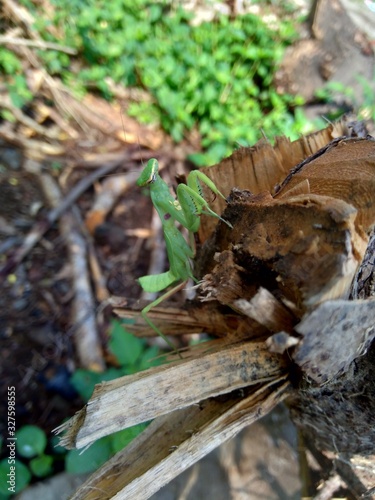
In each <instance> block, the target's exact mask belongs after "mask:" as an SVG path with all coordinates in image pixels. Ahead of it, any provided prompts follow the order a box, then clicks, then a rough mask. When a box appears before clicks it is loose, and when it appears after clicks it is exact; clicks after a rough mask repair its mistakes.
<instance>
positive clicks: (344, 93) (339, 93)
mask: <svg viewBox="0 0 375 500" xmlns="http://www.w3.org/2000/svg"><path fill="white" fill-rule="evenodd" d="M356 80H357V82H358V83H359V90H358V89H354V88H353V87H349V86H347V85H344V84H343V83H341V82H334V81H332V82H328V83H327V84H326V85H324V87H322V88H321V89H319V90H317V91H316V92H315V95H316V97H317V98H318V99H319V100H321V101H323V102H326V103H328V104H332V105H335V108H334V109H333V111H331V113H330V115H329V118H330V119H331V120H332V119H337V118H339V117H340V116H342V115H343V114H344V113H346V112H347V111H348V108H350V109H351V110H352V111H353V112H354V113H355V115H356V116H357V117H358V119H360V120H375V93H374V89H375V73H374V76H373V78H372V80H370V81H369V80H368V79H366V78H364V77H363V76H362V75H358V76H357V77H356Z"/></svg>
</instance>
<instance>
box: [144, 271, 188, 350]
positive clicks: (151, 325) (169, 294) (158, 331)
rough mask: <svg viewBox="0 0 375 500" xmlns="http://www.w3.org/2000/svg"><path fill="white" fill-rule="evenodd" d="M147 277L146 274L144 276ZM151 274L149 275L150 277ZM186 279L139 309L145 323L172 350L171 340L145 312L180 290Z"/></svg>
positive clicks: (173, 347)
mask: <svg viewBox="0 0 375 500" xmlns="http://www.w3.org/2000/svg"><path fill="white" fill-rule="evenodd" d="M145 277H147V276H145ZM151 277H152V276H150V278H151ZM186 283H187V282H186V281H183V282H182V283H179V284H178V285H176V286H174V287H173V288H171V289H170V290H168V292H166V293H164V294H163V295H161V296H160V297H158V298H157V299H156V300H154V301H153V302H151V303H150V304H148V305H147V306H146V307H145V308H144V309H142V311H141V316H142V318H143V319H144V320H145V321H146V323H147V324H148V325H149V326H150V327H151V328H152V329H153V330H155V332H156V333H157V334H158V335H160V337H161V338H162V339H163V340H164V341H165V342H166V343H167V344H168V345H169V347H171V348H172V349H173V350H174V351H175V350H176V348H175V346H174V345H173V344H172V342H171V341H170V340H169V339H168V337H166V336H165V335H164V333H163V332H162V331H161V330H159V328H158V327H157V326H156V325H155V324H154V323H153V322H152V321H151V320H150V318H149V317H148V316H147V313H148V312H150V311H151V309H153V308H154V307H156V306H157V305H159V304H160V303H161V302H163V300H166V299H168V298H169V297H171V296H172V295H173V294H175V293H177V292H178V291H180V290H181V289H182V288H183V287H184V286H185V285H186ZM179 356H180V358H181V355H180V354H179Z"/></svg>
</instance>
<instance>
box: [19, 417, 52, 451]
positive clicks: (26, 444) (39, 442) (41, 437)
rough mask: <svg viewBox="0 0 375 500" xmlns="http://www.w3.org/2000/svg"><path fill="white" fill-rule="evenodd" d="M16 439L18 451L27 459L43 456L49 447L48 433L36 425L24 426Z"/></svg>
mask: <svg viewBox="0 0 375 500" xmlns="http://www.w3.org/2000/svg"><path fill="white" fill-rule="evenodd" d="M16 438H17V441H16V449H17V451H18V453H19V454H20V455H21V456H22V457H25V458H32V457H35V456H36V455H40V454H42V453H43V452H44V450H45V447H46V445H47V436H46V433H45V432H44V431H43V430H42V429H41V428H40V427H37V426H36V425H24V426H23V427H21V429H20V430H19V431H17V432H16Z"/></svg>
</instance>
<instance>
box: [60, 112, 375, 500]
mask: <svg viewBox="0 0 375 500" xmlns="http://www.w3.org/2000/svg"><path fill="white" fill-rule="evenodd" d="M205 173H206V174H207V175H208V176H209V177H211V179H212V180H213V181H214V182H215V184H216V185H217V187H218V188H219V189H220V190H221V191H222V192H223V193H224V194H225V195H226V196H229V197H228V199H227V206H225V203H224V202H223V201H222V200H220V199H218V198H217V199H216V200H214V201H213V203H212V205H213V207H214V210H215V211H216V212H217V213H222V217H223V218H224V219H225V220H227V221H229V222H230V223H231V224H232V226H233V229H232V228H230V227H229V226H228V225H227V224H224V223H223V222H220V223H219V224H218V225H217V226H216V227H215V224H216V222H215V221H214V220H213V218H208V217H207V218H204V217H202V226H201V231H200V233H199V237H200V241H201V243H202V246H201V250H200V252H199V254H198V257H197V267H196V273H197V274H196V275H197V276H200V277H201V278H202V281H201V283H200V286H199V289H198V295H197V299H195V301H193V302H192V303H190V304H188V305H187V304H185V305H183V306H181V308H180V309H178V308H177V309H176V307H174V308H173V309H171V308H169V307H159V308H157V310H156V311H151V312H150V316H151V317H152V319H153V320H154V321H155V323H157V325H158V326H159V327H160V328H161V329H162V330H163V331H164V332H168V333H169V334H172V333H174V334H178V333H179V331H178V322H179V318H181V321H182V323H183V325H184V326H183V329H182V330H183V333H186V332H190V333H193V332H201V331H206V332H209V333H210V334H211V335H214V336H215V334H216V336H217V337H220V338H219V339H217V340H212V341H209V342H206V343H203V344H201V345H200V346H198V347H195V348H190V349H187V350H185V351H184V352H182V357H183V359H182V360H177V359H175V360H174V361H173V362H172V363H171V364H170V365H166V366H163V367H161V368H156V369H151V370H148V371H146V372H143V373H139V374H136V375H132V376H130V377H123V378H121V379H118V380H116V381H113V382H108V383H104V384H101V385H100V386H99V387H97V388H96V390H95V392H94V394H93V396H92V398H91V400H90V401H89V403H88V404H87V405H86V407H85V408H84V409H82V410H81V411H80V412H79V413H78V414H77V415H76V416H75V417H74V418H73V419H72V420H71V421H70V422H69V423H68V424H67V425H65V426H64V428H65V429H66V428H68V431H67V434H66V435H65V436H64V438H63V440H62V443H63V444H64V445H66V446H68V447H78V448H80V447H83V446H86V445H88V444H90V443H91V442H92V441H94V440H95V439H97V438H98V437H100V436H103V435H106V434H109V433H111V432H114V431H115V430H120V429H122V428H125V427H127V426H129V425H133V424H135V423H137V422H142V421H145V420H149V419H151V418H154V417H156V418H155V420H154V422H153V423H152V424H151V425H150V426H149V427H148V429H147V430H146V431H145V433H143V434H142V435H141V436H139V438H137V439H136V440H135V441H134V442H133V443H132V444H131V445H130V446H129V447H128V448H126V449H125V450H123V451H122V452H120V453H118V454H117V455H116V456H114V457H113V458H112V459H111V461H110V462H108V463H107V464H106V465H104V466H103V467H102V468H101V469H100V470H99V471H98V472H97V473H95V474H94V475H93V476H92V477H91V478H90V479H89V480H88V481H87V482H86V483H85V484H84V485H83V486H82V487H81V488H80V489H79V490H78V491H77V493H76V494H75V496H74V497H73V498H76V499H78V498H99V497H100V498H111V497H113V496H116V498H148V497H149V496H151V495H152V494H153V493H154V492H156V491H157V490H158V489H160V487H161V486H162V485H164V484H166V483H167V482H169V481H170V480H171V479H172V478H173V477H175V476H176V475H177V474H179V473H180V472H182V471H183V470H184V469H185V468H187V467H188V466H189V465H191V464H192V463H194V462H195V461H196V460H198V459H199V458H201V457H203V456H204V455H205V454H207V453H208V452H209V451H211V450H212V449H213V448H214V447H216V446H218V445H219V444H221V443H222V442H224V441H225V440H226V439H229V438H230V437H232V436H234V435H235V434H236V433H237V432H239V430H240V429H242V428H243V427H244V426H246V425H249V424H250V423H251V422H253V421H255V420H256V419H258V418H260V417H261V416H262V415H264V414H265V413H267V412H269V411H271V410H272V408H274V406H275V405H276V404H278V403H279V402H280V401H281V400H286V401H287V402H288V404H289V406H290V408H291V413H292V415H293V416H294V419H295V421H296V423H297V424H298V425H299V426H300V427H301V429H302V431H303V432H304V433H305V435H306V436H307V439H310V440H311V442H312V443H313V442H315V444H314V445H312V446H315V448H314V449H315V451H316V452H317V454H318V455H319V454H320V455H319V457H320V458H321V459H322V461H324V460H326V461H327V460H328V461H330V462H329V463H330V464H331V467H332V470H334V471H335V473H338V474H339V475H340V481H336V479H335V478H331V481H330V483H329V485H330V488H332V484H333V485H335V484H336V483H337V485H338V486H337V487H339V486H341V485H342V484H345V485H346V487H347V488H348V489H349V490H350V493H351V494H352V495H354V496H357V497H359V496H360V495H362V494H364V493H365V492H366V491H367V490H368V491H370V488H371V487H372V486H373V484H374V481H375V473H374V461H373V458H372V455H374V453H375V450H374V444H373V443H374V442H375V430H374V429H375V428H374V417H373V415H374V410H375V397H374V396H375V394H374V390H375V389H374V383H373V379H374V355H373V347H372V341H373V338H374V333H375V328H374V318H375V314H374V312H375V298H374V296H373V295H374V287H373V284H374V274H373V262H374V253H373V243H371V242H372V241H373V238H371V239H370V235H371V233H372V231H373V228H374V225H375V190H374V182H375V140H374V139H373V138H372V137H369V136H363V137H354V136H353V134H351V133H350V129H348V128H347V125H346V124H345V122H339V123H338V124H335V125H331V126H329V127H328V128H327V129H326V130H324V131H322V132H319V133H316V134H314V135H311V136H308V137H303V138H301V139H300V140H298V141H295V142H292V143H291V142H290V141H289V140H287V139H285V138H281V139H278V140H277V141H276V144H275V146H271V145H270V144H269V143H268V142H267V141H265V140H264V141H262V142H261V143H259V144H257V145H256V146H254V147H253V148H242V149H240V150H238V151H236V152H235V153H234V154H233V155H232V156H231V157H229V158H227V159H226V160H223V161H222V162H221V163H220V164H218V165H216V166H214V167H211V168H210V169H208V170H205ZM209 196H210V195H209V194H207V199H210V198H209ZM369 241H370V244H369ZM371 263H372V264H371ZM369 283H372V285H369ZM359 297H360V298H359ZM117 313H118V314H119V315H120V316H126V317H129V316H131V317H135V318H137V321H136V324H135V326H134V332H135V333H137V334H142V333H144V332H145V327H144V326H143V325H142V324H141V322H140V320H139V317H138V316H137V314H138V312H137V308H136V307H135V306H134V307H133V308H132V309H129V308H125V307H124V308H121V307H118V308H117ZM211 318H213V319H211ZM171 325H173V327H171ZM215 328H217V331H215ZM174 329H175V330H174ZM190 382H191V383H190ZM363 457H365V458H363ZM362 458H363V460H365V462H366V464H365V466H363V462H361V459H362ZM359 463H360V464H362V465H358V464H359ZM332 464H333V465H332ZM344 465H345V466H344ZM364 470H365V473H364V474H363V471H364ZM328 476H329V474H328ZM329 479H330V478H329V477H328V480H329ZM371 481H372V483H371ZM327 485H328V483H327ZM327 488H328V486H327ZM98 491H100V494H99V493H98Z"/></svg>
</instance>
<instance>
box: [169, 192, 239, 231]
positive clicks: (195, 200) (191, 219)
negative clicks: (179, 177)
mask: <svg viewBox="0 0 375 500" xmlns="http://www.w3.org/2000/svg"><path fill="white" fill-rule="evenodd" d="M177 196H178V201H179V202H180V205H181V208H182V210H183V211H184V214H185V218H186V227H187V228H188V229H189V231H191V232H193V233H196V232H197V231H198V229H199V225H200V220H199V215H201V214H207V215H211V216H212V217H216V218H217V219H220V220H221V221H222V222H224V223H225V224H227V225H228V226H229V227H233V226H232V224H231V223H230V222H228V221H226V220H224V219H223V218H222V217H220V215H218V214H217V213H216V212H214V211H213V210H211V208H210V207H209V205H208V203H207V201H206V200H205V199H204V198H203V196H201V195H200V194H199V192H197V191H196V190H195V189H194V188H192V187H190V186H187V185H186V184H180V185H179V186H178V187H177Z"/></svg>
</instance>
